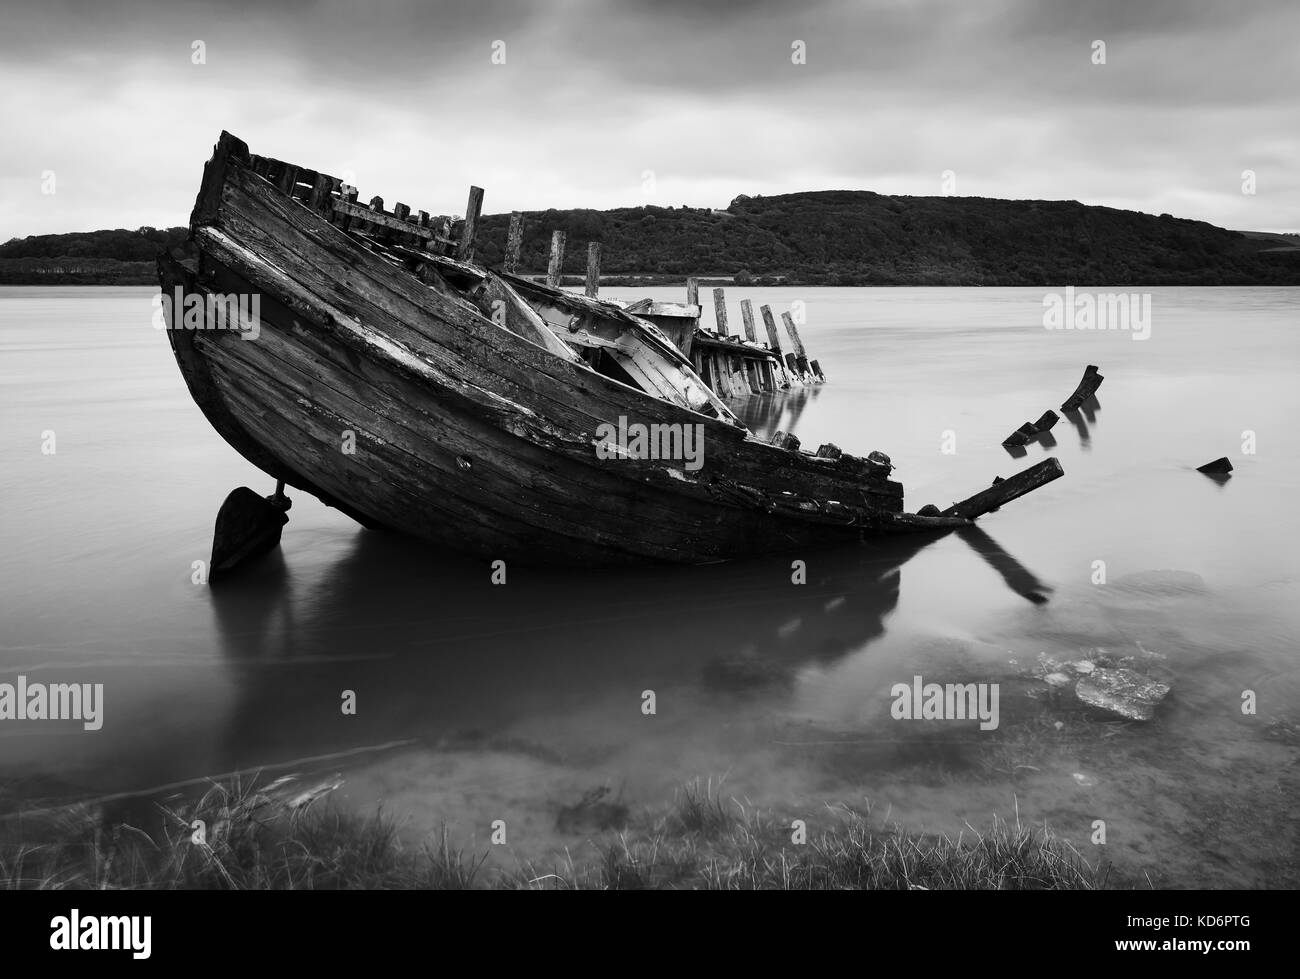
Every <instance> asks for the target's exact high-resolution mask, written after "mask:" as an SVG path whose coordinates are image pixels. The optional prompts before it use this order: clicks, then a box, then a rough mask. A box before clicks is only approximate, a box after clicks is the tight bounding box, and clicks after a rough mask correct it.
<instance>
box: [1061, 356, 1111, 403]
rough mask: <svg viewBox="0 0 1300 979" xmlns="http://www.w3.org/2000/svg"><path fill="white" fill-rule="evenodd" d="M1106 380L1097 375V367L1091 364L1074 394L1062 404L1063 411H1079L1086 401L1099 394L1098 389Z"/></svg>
mask: <svg viewBox="0 0 1300 979" xmlns="http://www.w3.org/2000/svg"><path fill="white" fill-rule="evenodd" d="M1104 380H1105V378H1104V377H1103V376H1102V375H1101V374H1099V373H1097V366H1096V365H1095V364H1089V365H1088V366H1087V368H1085V369H1084V372H1083V379H1082V380H1081V381H1079V386H1078V387H1077V388H1075V389H1074V393H1073V394H1072V395H1070V396H1069V397H1068V398H1066V399H1065V401H1063V402H1062V403H1061V410H1062V411H1078V410H1079V408H1080V407H1081V406H1082V405H1083V403H1084V402H1085V401H1087V400H1088V399H1089V398H1091V397H1092V396H1093V395H1094V394H1096V393H1097V388H1099V387H1101V382H1102V381H1104Z"/></svg>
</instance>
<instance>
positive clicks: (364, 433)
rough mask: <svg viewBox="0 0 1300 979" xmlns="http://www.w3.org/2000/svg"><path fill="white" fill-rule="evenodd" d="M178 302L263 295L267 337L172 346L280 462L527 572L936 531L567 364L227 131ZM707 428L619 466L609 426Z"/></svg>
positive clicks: (253, 458) (882, 493)
mask: <svg viewBox="0 0 1300 979" xmlns="http://www.w3.org/2000/svg"><path fill="white" fill-rule="evenodd" d="M191 231H192V237H193V241H194V242H195V244H196V246H197V248H198V252H199V256H200V257H199V261H198V263H197V266H196V267H190V266H186V265H183V264H181V263H179V262H177V261H175V260H173V259H170V258H168V257H164V258H163V259H160V263H159V270H160V281H161V284H162V286H163V289H164V294H165V295H172V294H174V293H175V290H176V289H180V290H181V291H182V293H183V294H184V295H186V296H204V297H206V296H210V295H218V296H220V295H230V294H235V295H242V296H256V297H258V299H259V301H260V316H259V322H258V329H257V331H256V336H255V337H254V336H253V335H252V334H241V333H239V332H236V331H234V330H231V329H189V328H186V325H185V322H184V318H183V317H182V315H181V311H180V310H177V309H173V310H172V311H171V313H170V321H169V327H170V328H169V330H168V336H169V338H170V341H171V344H172V347H173V350H174V352H175V354H176V358H177V362H178V364H179V365H180V368H181V371H182V374H183V376H184V378H185V381H186V383H187V385H188V386H189V389H190V391H191V393H192V395H193V397H194V398H195V400H196V402H197V403H198V404H199V405H200V407H201V408H202V409H203V411H204V412H205V414H206V416H207V417H208V419H209V421H210V422H211V423H212V425H213V426H214V427H215V428H216V430H217V431H218V432H219V433H220V434H221V435H222V436H223V438H225V439H226V441H227V442H229V443H230V444H231V445H232V446H233V447H234V448H235V449H236V450H237V451H239V452H240V453H241V454H242V455H243V456H244V457H245V458H247V459H248V460H249V461H250V462H251V463H253V464H254V465H255V466H257V467H258V468H260V469H262V470H263V471H265V472H266V473H268V474H269V475H270V476H272V477H274V478H275V479H278V480H283V481H285V482H286V483H287V484H288V485H290V486H293V487H297V488H299V489H301V490H305V491H307V492H309V493H312V494H313V495H315V496H317V497H319V498H320V499H321V500H322V501H324V502H325V503H327V504H329V505H331V506H335V507H338V508H339V509H341V510H343V511H344V512H346V513H348V514H349V515H350V516H352V517H354V518H355V519H357V520H358V521H360V522H362V523H364V524H366V525H372V526H383V527H387V528H391V529H393V530H396V531H399V532H402V533H406V534H411V535H414V536H416V537H419V538H422V539H424V540H426V541H429V542H431V543H434V544H437V545H440V546H444V547H448V548H452V549H455V550H459V551H467V552H472V553H476V554H479V555H482V556H484V557H486V558H490V559H495V558H500V559H503V560H507V561H524V562H529V563H539V562H540V563H552V562H553V563H597V564H618V563H630V562H642V561H667V562H685V563H702V562H710V561H717V560H725V559H730V558H736V557H743V556H747V555H757V554H763V553H772V552H783V553H791V554H794V555H795V556H797V555H798V554H799V552H800V549H801V548H810V547H817V546H822V545H830V544H836V543H843V542H845V541H848V540H857V539H861V538H862V537H864V536H868V535H872V534H876V533H889V532H899V531H904V530H936V529H940V528H938V527H936V526H915V525H911V524H907V523H905V522H904V523H899V522H897V521H896V518H895V514H898V513H899V512H900V511H901V509H902V488H901V486H899V485H898V484H897V483H894V482H892V481H889V480H888V479H887V476H888V473H889V467H887V466H880V465H875V464H872V463H869V462H867V461H866V460H863V459H855V458H854V457H852V456H843V457H841V458H836V459H817V458H814V457H813V456H811V455H810V454H808V453H801V452H798V451H789V450H787V449H784V448H778V447H777V446H773V445H770V444H767V443H764V442H761V441H758V440H757V439H755V438H754V437H753V436H752V435H751V434H750V433H748V432H747V431H746V430H745V429H743V428H742V427H740V426H739V425H738V424H736V423H735V422H734V421H733V420H730V419H726V418H719V417H710V416H709V415H706V414H703V413H701V412H699V411H693V410H690V409H689V408H686V407H683V406H680V405H674V404H670V403H667V402H665V401H664V400H661V399H659V398H655V397H652V396H651V395H649V394H647V393H646V392H644V391H641V390H637V389H635V388H633V387H631V386H629V385H627V384H624V383H620V382H619V381H617V380H614V379H612V378H610V377H606V376H604V375H602V374H600V373H597V372H596V371H595V370H592V369H591V368H590V367H588V366H587V365H586V364H584V363H581V362H579V363H574V362H572V361H571V360H567V359H565V358H563V357H560V356H556V355H555V354H554V353H552V352H551V351H548V350H546V349H544V348H542V347H541V346H539V345H538V344H536V343H533V342H530V341H529V340H527V339H525V338H523V337H521V336H519V335H516V334H515V333H512V332H511V331H509V330H507V329H504V328H503V327H502V326H500V325H498V324H497V323H495V322H493V321H492V320H491V319H489V318H487V317H485V316H484V315H482V313H481V312H479V311H478V310H476V309H474V308H473V307H472V306H471V305H470V304H469V303H467V302H463V301H458V300H457V299H456V298H455V297H454V296H448V295H444V294H442V293H440V292H439V291H437V290H435V289H433V288H430V287H429V286H427V285H425V284H424V283H423V282H422V281H421V280H420V279H419V278H418V277H417V276H415V275H413V274H412V273H411V272H410V271H408V270H406V269H403V268H400V267H398V266H396V265H394V264H393V263H392V262H391V261H388V260H386V259H385V258H383V257H381V256H380V255H378V254H375V253H373V252H371V251H368V250H367V249H366V248H365V247H364V246H363V245H362V244H361V243H359V242H358V240H357V239H356V236H354V235H350V234H348V233H346V232H345V231H343V230H340V228H338V227H336V226H335V225H334V224H333V223H331V222H330V221H329V220H328V219H327V218H326V217H324V216H322V215H321V214H320V213H318V212H316V211H314V210H312V209H311V208H308V207H306V206H304V205H303V204H302V203H300V202H298V201H296V200H294V199H293V198H292V197H291V196H289V195H287V194H285V193H283V192H281V191H280V190H279V189H277V188H276V187H275V186H274V185H272V184H271V183H270V182H268V181H267V180H265V179H263V178H262V177H260V176H258V175H257V174H256V173H255V172H254V171H253V169H252V168H251V166H250V165H249V159H248V155H247V149H246V147H244V146H243V144H242V143H240V142H239V141H238V140H235V139H234V138H233V137H229V136H223V140H222V143H221V144H219V146H218V149H217V153H216V155H215V156H214V158H213V160H212V161H211V162H210V163H209V164H208V167H207V170H206V172H205V179H204V184H203V189H202V190H201V192H200V195H199V201H198V203H197V205H196V208H195V212H194V215H193V218H192V224H191ZM620 419H623V420H624V421H627V422H632V423H641V424H646V425H649V424H662V425H691V426H699V427H698V429H697V431H698V432H699V433H700V435H701V437H702V443H701V444H702V446H703V452H702V460H701V461H702V465H701V466H700V467H699V468H698V469H696V470H692V469H690V468H688V467H687V466H685V465H684V464H683V462H682V461H681V460H674V459H668V460H662V459H644V458H626V457H615V458H603V459H602V458H600V456H599V453H598V452H597V451H596V446H597V443H598V442H599V441H600V440H599V439H598V437H597V432H598V429H599V428H600V426H601V425H603V424H608V425H616V424H617V423H618V422H619V420H620Z"/></svg>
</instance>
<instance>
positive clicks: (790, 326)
mask: <svg viewBox="0 0 1300 979" xmlns="http://www.w3.org/2000/svg"><path fill="white" fill-rule="evenodd" d="M781 322H782V323H784V324H785V331H786V332H787V333H789V334H790V342H791V343H793V344H794V355H795V356H796V357H797V358H798V359H799V360H800V361H803V360H807V359H808V351H806V350H805V349H804V348H803V341H802V340H800V339H799V331H798V330H797V329H796V328H795V325H794V317H792V316H791V315H790V313H789V311H787V312H784V313H782V314H781Z"/></svg>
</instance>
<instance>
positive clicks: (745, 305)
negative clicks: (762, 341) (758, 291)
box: [740, 299, 758, 343]
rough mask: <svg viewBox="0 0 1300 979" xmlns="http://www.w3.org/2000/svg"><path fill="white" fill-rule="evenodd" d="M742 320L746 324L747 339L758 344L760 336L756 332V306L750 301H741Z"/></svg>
mask: <svg viewBox="0 0 1300 979" xmlns="http://www.w3.org/2000/svg"><path fill="white" fill-rule="evenodd" d="M740 318H741V320H743V321H744V324H745V339H746V340H748V341H749V342H750V343H758V334H757V333H756V332H755V331H754V304H753V303H752V302H751V301H750V300H748V299H742V300H741V301H740Z"/></svg>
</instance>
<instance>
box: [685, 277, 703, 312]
mask: <svg viewBox="0 0 1300 979" xmlns="http://www.w3.org/2000/svg"><path fill="white" fill-rule="evenodd" d="M699 304H700V280H699V279H696V278H689V279H687V280H686V305H687V306H698V305H699Z"/></svg>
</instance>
